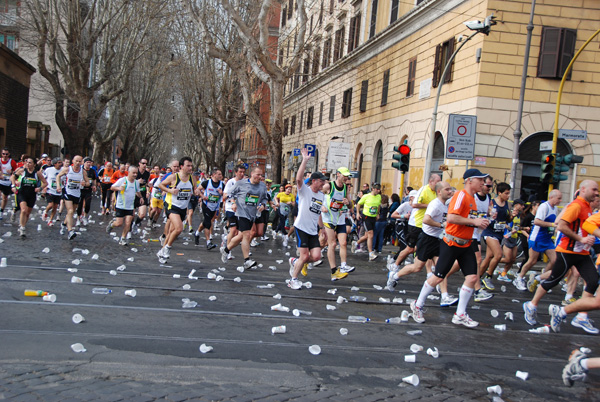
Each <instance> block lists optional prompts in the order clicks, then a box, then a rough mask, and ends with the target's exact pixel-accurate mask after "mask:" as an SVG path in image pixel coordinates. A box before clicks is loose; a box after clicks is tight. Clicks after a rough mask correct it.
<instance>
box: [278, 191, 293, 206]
mask: <svg viewBox="0 0 600 402" xmlns="http://www.w3.org/2000/svg"><path fill="white" fill-rule="evenodd" d="M277 199H278V200H279V202H280V203H281V204H287V203H289V202H292V201H294V196H293V195H292V193H290V194H286V193H278V194H277Z"/></svg>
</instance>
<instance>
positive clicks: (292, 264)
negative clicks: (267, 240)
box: [288, 257, 297, 278]
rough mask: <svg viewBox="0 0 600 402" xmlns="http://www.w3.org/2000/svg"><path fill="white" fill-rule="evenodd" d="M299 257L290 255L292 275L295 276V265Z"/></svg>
mask: <svg viewBox="0 0 600 402" xmlns="http://www.w3.org/2000/svg"><path fill="white" fill-rule="evenodd" d="M296 260H297V258H294V257H290V259H289V260H288V262H289V263H290V277H292V278H293V277H294V265H295V264H296Z"/></svg>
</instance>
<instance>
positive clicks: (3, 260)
mask: <svg viewBox="0 0 600 402" xmlns="http://www.w3.org/2000/svg"><path fill="white" fill-rule="evenodd" d="M0 267H2V268H5V267H6V257H2V259H1V260H0Z"/></svg>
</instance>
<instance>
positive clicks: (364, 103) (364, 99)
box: [359, 80, 369, 112]
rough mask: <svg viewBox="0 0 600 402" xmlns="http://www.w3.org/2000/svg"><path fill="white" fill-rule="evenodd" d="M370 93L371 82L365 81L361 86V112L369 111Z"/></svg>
mask: <svg viewBox="0 0 600 402" xmlns="http://www.w3.org/2000/svg"><path fill="white" fill-rule="evenodd" d="M368 91H369V80H364V81H363V82H362V84H361V86H360V108H359V110H360V111H361V112H365V111H366V110H367V92H368Z"/></svg>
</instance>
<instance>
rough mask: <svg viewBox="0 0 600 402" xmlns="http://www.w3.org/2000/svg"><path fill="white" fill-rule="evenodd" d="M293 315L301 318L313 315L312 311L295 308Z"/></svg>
mask: <svg viewBox="0 0 600 402" xmlns="http://www.w3.org/2000/svg"><path fill="white" fill-rule="evenodd" d="M292 314H294V315H295V316H296V317H300V315H312V311H306V310H298V309H297V308H295V309H294V310H293V311H292Z"/></svg>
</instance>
